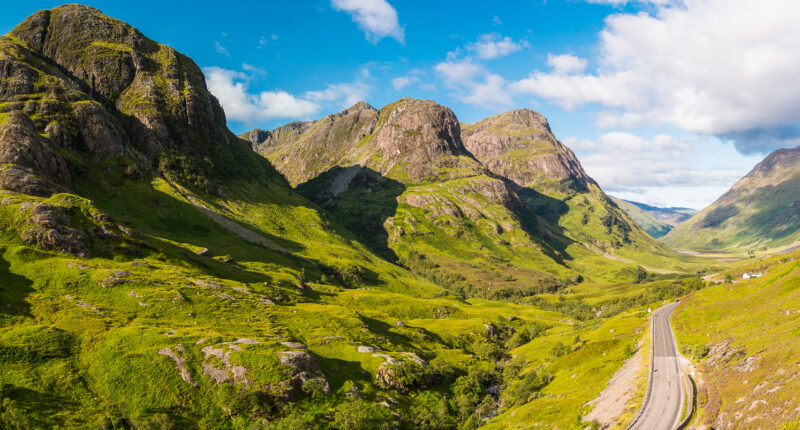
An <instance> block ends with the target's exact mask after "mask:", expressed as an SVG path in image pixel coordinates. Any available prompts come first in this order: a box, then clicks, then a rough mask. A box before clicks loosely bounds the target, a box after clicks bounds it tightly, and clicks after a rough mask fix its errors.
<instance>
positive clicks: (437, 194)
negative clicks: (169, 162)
mask: <svg viewBox="0 0 800 430" xmlns="http://www.w3.org/2000/svg"><path fill="white" fill-rule="evenodd" d="M241 137H243V138H245V139H248V140H250V142H251V143H252V144H253V147H254V149H255V150H256V151H258V152H259V153H260V154H262V155H264V156H265V157H266V158H268V159H269V160H270V162H271V163H272V164H273V165H274V166H275V167H276V168H277V169H278V170H279V171H280V172H281V173H283V174H284V175H285V176H286V177H287V179H288V180H289V182H290V183H292V184H293V185H296V187H297V190H298V191H299V192H300V193H301V194H303V195H305V196H306V197H308V198H310V199H311V200H313V201H315V202H317V203H318V204H320V205H321V206H322V207H323V208H324V209H325V210H326V212H328V213H331V214H332V215H333V216H334V217H335V218H336V219H337V220H339V221H340V222H342V223H343V224H345V225H346V226H347V227H348V228H349V229H350V230H351V231H354V232H356V234H357V235H360V237H361V239H362V241H363V242H365V243H367V244H368V245H369V246H370V247H371V248H372V249H373V250H374V251H375V252H378V253H379V254H381V255H383V256H384V257H386V258H389V259H392V260H396V261H398V262H400V263H401V264H402V265H404V266H405V267H408V268H410V269H412V270H414V271H416V272H417V273H420V274H423V275H425V276H427V277H429V278H430V279H433V280H435V281H436V282H439V283H444V284H445V285H448V286H449V288H451V289H454V290H456V291H458V292H459V293H461V294H465V295H467V296H469V295H475V294H477V295H480V296H483V297H504V296H508V295H519V294H522V295H525V294H530V293H531V292H535V291H548V290H551V289H553V288H558V286H560V285H564V283H565V282H567V283H568V282H570V281H569V279H578V278H577V276H578V275H581V276H591V277H594V276H599V277H600V279H611V278H614V277H616V276H621V275H620V273H622V272H618V273H615V272H610V271H608V270H604V271H602V273H598V272H596V271H593V269H594V268H596V265H594V264H593V263H591V259H593V258H598V259H600V260H608V259H614V260H615V261H618V262H623V263H625V264H629V265H630V264H633V261H631V260H630V259H628V258H625V257H621V256H617V255H615V253H622V254H626V253H627V255H630V256H631V258H640V257H641V256H643V255H644V256H647V257H648V258H651V259H652V260H651V261H653V262H654V265H657V264H664V261H665V259H666V260H668V259H669V258H672V257H674V254H672V253H671V251H669V250H667V249H666V248H664V247H662V246H661V245H660V244H658V243H656V242H655V241H653V240H652V238H650V237H649V236H647V235H646V234H645V233H644V232H643V231H641V230H640V229H639V228H638V227H637V226H636V225H635V223H633V222H632V221H631V220H630V218H629V217H628V216H627V214H626V213H625V212H624V211H622V210H620V209H619V208H618V207H617V206H616V205H615V204H614V203H613V202H612V201H611V200H610V199H609V198H608V197H607V196H606V195H605V194H604V193H603V192H602V190H601V189H600V188H599V186H597V184H596V183H595V182H594V181H593V180H592V179H591V178H589V177H588V176H587V175H586V173H585V172H584V170H583V169H582V167H581V166H580V163H579V162H578V160H577V158H576V157H575V155H574V154H573V153H572V151H570V150H569V148H566V147H565V146H564V145H562V144H561V143H560V142H558V141H557V140H556V138H555V137H554V136H553V134H552V132H551V131H550V128H549V125H548V124H547V120H546V119H544V117H542V116H541V115H540V114H538V113H535V112H533V111H531V110H528V109H522V110H517V111H512V112H506V113H504V114H500V115H496V116H493V117H490V118H487V119H485V120H483V121H480V122H478V123H475V124H460V123H459V122H458V120H457V119H456V117H455V115H454V114H453V113H452V111H450V110H449V109H447V108H446V107H443V106H441V105H438V104H436V103H435V102H433V101H429V100H415V99H408V98H405V99H401V100H399V101H397V102H394V103H391V104H389V105H387V106H384V107H383V108H381V109H380V110H376V109H374V108H372V107H371V106H369V105H368V104H366V103H363V102H359V103H357V104H356V105H354V106H352V107H350V108H348V109H345V110H344V111H342V112H340V113H337V114H333V115H329V116H326V117H325V118H323V119H320V120H318V121H309V122H295V123H291V124H288V125H286V126H283V127H280V128H277V129H275V130H272V131H265V130H253V131H250V132H248V133H245V134H243V135H242V136H241ZM647 264H650V263H647ZM623 266H624V264H623ZM629 267H630V266H629ZM633 267H634V268H635V266H633ZM618 270H621V271H623V272H624V271H625V270H630V269H625V267H619V268H618ZM628 273H629V274H628V275H622V276H632V272H628Z"/></svg>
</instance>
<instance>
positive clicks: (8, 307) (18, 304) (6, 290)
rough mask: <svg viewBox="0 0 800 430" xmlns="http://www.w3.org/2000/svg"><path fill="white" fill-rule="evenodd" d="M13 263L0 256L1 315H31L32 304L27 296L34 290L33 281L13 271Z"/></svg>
mask: <svg viewBox="0 0 800 430" xmlns="http://www.w3.org/2000/svg"><path fill="white" fill-rule="evenodd" d="M10 268H11V265H10V264H9V263H8V261H6V260H5V259H4V258H2V257H0V316H2V315H9V316H23V317H30V316H31V305H30V304H29V303H28V302H26V301H25V298H26V297H27V296H28V295H29V294H30V293H32V292H33V288H32V285H33V282H32V281H31V280H30V279H28V278H26V277H24V276H21V275H17V274H15V273H11V271H10Z"/></svg>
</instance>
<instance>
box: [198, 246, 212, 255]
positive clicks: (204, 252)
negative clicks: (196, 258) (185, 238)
mask: <svg viewBox="0 0 800 430" xmlns="http://www.w3.org/2000/svg"><path fill="white" fill-rule="evenodd" d="M196 254H197V255H200V256H202V257H213V256H214V254H212V253H211V251H209V250H208V248H203V249H201V250H199V251H197V252H196Z"/></svg>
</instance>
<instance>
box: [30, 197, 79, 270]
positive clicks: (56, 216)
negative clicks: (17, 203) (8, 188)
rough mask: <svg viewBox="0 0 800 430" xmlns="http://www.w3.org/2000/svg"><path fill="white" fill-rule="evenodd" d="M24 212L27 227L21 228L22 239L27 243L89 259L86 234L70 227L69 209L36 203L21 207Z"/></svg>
mask: <svg viewBox="0 0 800 430" xmlns="http://www.w3.org/2000/svg"><path fill="white" fill-rule="evenodd" d="M28 209H29V210H28ZM20 211H21V218H23V219H24V220H25V223H24V224H23V225H22V226H21V227H20V228H19V235H20V238H21V239H22V240H23V241H24V242H25V243H27V244H31V245H38V246H40V247H42V248H44V249H47V250H51V251H59V252H65V253H69V254H73V255H77V256H79V257H83V258H86V257H88V256H89V249H88V247H87V246H86V242H85V240H86V236H85V233H84V232H83V231H82V230H79V229H75V228H72V227H70V219H69V216H68V214H67V210H66V209H65V208H62V207H60V206H53V205H49V204H46V203H35V204H32V205H30V206H27V207H26V206H25V205H23V206H21V207H20Z"/></svg>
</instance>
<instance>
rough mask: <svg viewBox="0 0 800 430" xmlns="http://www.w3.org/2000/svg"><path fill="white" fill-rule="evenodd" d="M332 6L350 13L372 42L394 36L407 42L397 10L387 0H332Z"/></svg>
mask: <svg viewBox="0 0 800 430" xmlns="http://www.w3.org/2000/svg"><path fill="white" fill-rule="evenodd" d="M331 6H333V8H334V9H336V10H340V11H343V12H347V13H348V14H350V16H351V17H352V18H353V21H354V22H355V23H357V24H358V27H359V28H360V29H361V30H362V31H364V34H365V35H366V36H367V40H369V41H370V42H372V43H378V41H379V40H381V39H383V38H384V37H392V38H394V39H395V40H397V41H398V42H400V43H405V29H403V27H401V26H400V23H399V22H398V20H397V10H395V8H394V7H392V5H390V4H389V3H388V2H386V0H331Z"/></svg>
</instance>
